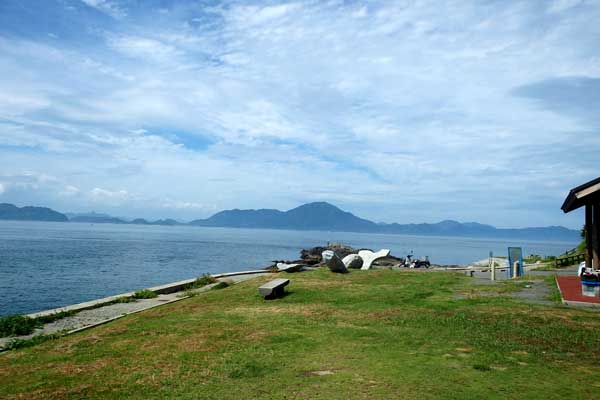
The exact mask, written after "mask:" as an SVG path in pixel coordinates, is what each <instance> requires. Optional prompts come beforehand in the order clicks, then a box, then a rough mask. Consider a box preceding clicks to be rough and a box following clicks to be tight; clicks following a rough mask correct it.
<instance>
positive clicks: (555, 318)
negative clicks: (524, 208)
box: [0, 270, 600, 400]
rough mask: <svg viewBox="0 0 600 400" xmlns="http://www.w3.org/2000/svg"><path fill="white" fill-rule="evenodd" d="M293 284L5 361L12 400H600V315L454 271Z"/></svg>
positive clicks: (247, 288) (0, 360) (213, 300)
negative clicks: (520, 298)
mask: <svg viewBox="0 0 600 400" xmlns="http://www.w3.org/2000/svg"><path fill="white" fill-rule="evenodd" d="M289 277H290V279H291V280H292V283H291V284H290V285H289V286H288V291H289V295H287V296H285V297H284V298H281V299H277V300H272V301H264V300H263V299H262V298H261V297H260V296H259V295H258V293H257V289H256V288H257V286H259V284H260V283H261V282H263V281H266V280H268V279H270V278H269V277H264V278H259V279H255V280H250V281H247V282H244V283H241V284H238V285H235V286H233V287H230V288H226V289H224V290H220V291H210V292H207V293H205V294H202V295H199V296H196V297H193V298H190V299H186V300H182V301H180V302H178V303H174V304H169V305H165V306H162V307H159V308H156V309H153V310H149V311H145V312H142V313H139V314H135V315H130V316H128V317H125V318H122V319H120V320H117V321H114V322H112V323H109V324H106V325H103V326H100V327H97V328H95V329H91V330H88V331H85V332H81V333H79V334H74V335H71V336H67V337H63V338H60V339H56V340H51V341H47V342H45V343H42V344H39V345H37V346H34V347H30V348H24V349H18V350H13V351H9V352H6V353H3V354H0V398H2V399H5V398H7V399H11V398H22V399H38V398H39V399H63V398H73V399H77V398H107V399H123V398H132V399H166V398H177V399H254V398H260V399H315V398H320V399H345V400H347V399H377V398H382V399H384V398H385V399H388V398H393V399H400V398H401V399H428V398H445V399H482V398H486V399H489V398H502V399H505V398H514V399H517V398H518V399H530V398H531V399H533V398H538V399H566V398H568V399H578V398H581V399H592V398H599V397H600V380H599V379H598V376H600V362H599V361H600V356H599V355H598V354H600V353H599V352H600V314H599V313H597V312H592V311H586V310H574V309H567V308H564V307H561V306H554V307H552V306H537V305H530V304H525V303H519V302H517V301H516V300H511V299H510V298H509V297H502V294H503V293H507V292H510V291H511V290H515V287H514V284H512V285H513V286H511V289H510V290H508V291H507V290H505V289H503V288H502V285H501V286H499V287H498V289H499V292H500V296H493V295H490V291H494V290H496V289H495V288H490V287H487V286H486V287H482V286H474V285H472V284H471V283H470V282H471V281H470V280H469V278H466V277H464V276H461V275H455V274H449V273H416V272H399V271H353V272H352V273H350V274H345V275H338V274H332V273H330V272H328V271H325V270H319V271H313V272H308V273H302V274H293V275H289ZM492 294H493V293H492Z"/></svg>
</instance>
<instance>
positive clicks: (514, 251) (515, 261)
mask: <svg viewBox="0 0 600 400" xmlns="http://www.w3.org/2000/svg"><path fill="white" fill-rule="evenodd" d="M515 267H516V268H515ZM518 276H523V249H521V248H520V247H509V248H508V279H510V278H512V277H515V278H516V277H518Z"/></svg>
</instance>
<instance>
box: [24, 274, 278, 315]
mask: <svg viewBox="0 0 600 400" xmlns="http://www.w3.org/2000/svg"><path fill="white" fill-rule="evenodd" d="M268 272H269V271H266V270H251V271H240V272H228V273H224V274H215V275H212V277H213V278H216V279H221V278H227V277H229V276H238V275H254V274H264V273H268ZM195 281H196V278H193V279H186V280H183V281H178V282H172V283H167V284H165V285H160V286H154V287H151V288H147V290H150V291H152V292H155V293H156V294H169V293H175V292H180V291H182V290H185V288H186V287H187V286H188V285H189V284H191V283H194V282H195ZM134 294H135V292H127V293H121V294H116V295H114V296H108V297H104V298H101V299H96V300H90V301H86V302H83V303H78V304H72V305H69V306H65V307H59V308H54V309H52V310H44V311H39V312H36V313H32V314H27V316H28V317H31V318H38V317H43V316H47V315H52V314H57V313H59V312H64V311H82V310H87V309H90V308H94V307H98V306H101V305H102V304H106V303H110V302H112V301H115V300H117V299H119V298H122V297H132V296H133V295H134Z"/></svg>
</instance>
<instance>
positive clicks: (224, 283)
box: [211, 282, 229, 290]
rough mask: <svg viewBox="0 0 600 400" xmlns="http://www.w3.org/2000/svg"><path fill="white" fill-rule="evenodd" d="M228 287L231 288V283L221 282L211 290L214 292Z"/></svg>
mask: <svg viewBox="0 0 600 400" xmlns="http://www.w3.org/2000/svg"><path fill="white" fill-rule="evenodd" d="M226 287H229V283H227V282H219V283H217V284H216V285H215V286H213V287H212V288H211V290H214V289H225V288H226Z"/></svg>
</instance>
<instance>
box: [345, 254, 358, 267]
mask: <svg viewBox="0 0 600 400" xmlns="http://www.w3.org/2000/svg"><path fill="white" fill-rule="evenodd" d="M342 262H343V263H344V265H345V266H346V268H352V269H360V267H362V265H363V259H362V258H361V257H360V256H359V255H358V254H348V255H347V256H346V257H344V258H343V259H342Z"/></svg>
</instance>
